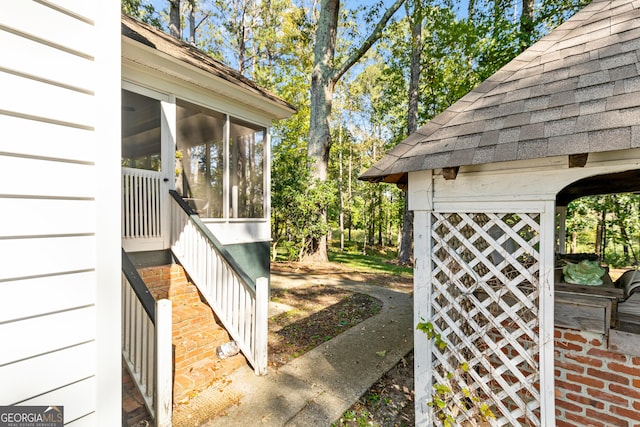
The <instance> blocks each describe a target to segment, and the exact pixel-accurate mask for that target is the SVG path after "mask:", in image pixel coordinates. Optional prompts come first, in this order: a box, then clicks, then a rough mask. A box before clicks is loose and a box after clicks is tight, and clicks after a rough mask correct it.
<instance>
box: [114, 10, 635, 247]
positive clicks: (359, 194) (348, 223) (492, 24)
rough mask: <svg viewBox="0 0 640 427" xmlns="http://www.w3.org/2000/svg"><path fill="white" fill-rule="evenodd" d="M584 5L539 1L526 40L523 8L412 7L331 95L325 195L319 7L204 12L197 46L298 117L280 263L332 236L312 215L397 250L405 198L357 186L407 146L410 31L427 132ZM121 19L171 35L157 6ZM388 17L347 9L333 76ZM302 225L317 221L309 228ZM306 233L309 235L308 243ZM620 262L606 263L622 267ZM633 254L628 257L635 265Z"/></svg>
mask: <svg viewBox="0 0 640 427" xmlns="http://www.w3.org/2000/svg"><path fill="white" fill-rule="evenodd" d="M587 1H588V0H541V1H540V2H536V9H535V14H534V16H533V19H532V22H531V24H532V25H530V26H529V27H531V26H532V27H533V31H532V32H530V34H529V33H527V34H523V30H522V28H521V23H520V20H519V19H518V16H517V15H514V10H516V8H515V7H516V6H518V7H519V5H520V2H519V0H476V1H473V2H471V3H470V7H471V12H472V13H470V15H469V16H466V17H465V16H463V15H462V14H460V13H457V12H456V10H455V6H456V4H455V2H453V1H451V0H407V3H406V5H407V6H406V8H405V15H406V16H401V14H399V13H398V14H396V18H397V20H396V21H395V22H391V23H390V24H389V25H388V26H387V28H386V30H385V32H384V37H383V39H381V40H380V41H379V42H378V43H377V44H376V45H375V46H374V48H373V49H372V50H370V51H369V52H368V53H367V55H366V57H364V58H363V61H361V63H360V65H358V66H357V67H355V68H352V69H351V70H350V71H349V72H347V73H346V74H345V75H344V76H343V78H342V79H341V80H340V81H339V83H338V85H337V86H336V88H335V94H336V96H335V97H334V103H333V115H332V117H331V125H332V128H331V136H332V140H333V146H332V149H331V151H330V154H329V159H328V180H327V182H328V184H327V185H326V186H322V187H320V186H317V185H315V184H314V183H313V182H311V180H310V178H309V174H308V172H307V169H308V167H309V163H308V161H307V158H306V144H307V135H308V134H309V122H310V94H309V88H310V76H311V73H312V67H313V45H314V41H315V33H316V28H317V21H318V13H319V6H318V3H317V2H316V3H305V2H301V1H294V2H290V1H286V0H272V1H269V2H261V1H258V0H247V1H239V0H230V1H222V0H207V1H196V2H195V5H196V11H195V24H196V26H197V30H196V45H197V47H198V48H200V49H202V50H203V51H205V52H208V53H209V54H210V55H211V56H212V57H214V58H216V59H219V60H223V61H225V62H226V63H228V64H230V65H231V66H234V67H236V68H238V69H240V70H241V71H242V73H243V74H244V75H246V76H247V77H249V78H251V79H253V80H255V81H256V82H257V83H258V84H259V85H261V86H263V87H265V88H267V89H269V90H271V91H272V92H274V93H275V94H277V95H279V96H281V97H283V98H284V99H286V100H287V101H289V102H291V103H292V104H293V105H295V107H296V108H297V110H298V112H297V113H296V114H294V115H293V117H291V118H290V119H288V120H285V121H282V122H278V123H276V124H275V125H274V126H273V127H272V129H271V130H272V147H271V148H272V159H273V160H272V165H273V167H272V172H271V178H272V183H273V186H272V227H273V229H272V236H273V242H274V247H275V248H276V250H277V253H278V254H279V255H280V256H283V257H285V258H289V259H298V258H299V257H300V253H301V251H302V252H304V250H305V249H304V248H305V247H306V246H307V245H308V244H309V241H310V240H309V239H310V238H312V237H314V236H315V237H317V236H318V235H320V234H321V233H323V232H327V226H320V225H319V224H320V223H322V222H323V221H322V218H319V217H318V215H317V213H314V212H313V209H312V208H313V207H319V206H322V207H323V208H325V209H326V212H327V220H328V224H329V225H330V226H331V228H332V229H334V230H335V229H336V228H338V224H339V221H338V219H339V217H340V214H341V213H342V214H343V217H344V227H345V228H346V230H347V232H346V233H347V234H349V233H350V234H353V235H354V236H355V230H360V231H361V232H362V234H359V235H358V243H359V244H360V250H362V252H367V251H370V250H371V249H370V248H373V247H374V246H381V245H389V244H392V245H395V244H396V242H397V236H398V235H399V231H400V227H401V226H402V217H403V206H404V195H403V193H402V191H400V190H399V189H397V188H396V187H394V186H387V185H384V184H380V185H371V184H368V183H363V182H361V181H358V179H357V177H358V175H359V174H361V173H362V172H363V171H364V170H366V169H368V168H369V167H370V166H372V165H373V163H374V162H376V161H377V160H378V159H380V158H381V157H382V156H383V155H384V154H385V153H386V152H387V151H388V150H389V149H391V148H392V147H394V146H395V145H396V144H397V143H398V142H400V141H401V140H402V139H404V138H405V137H406V136H407V135H406V132H407V130H406V129H407V108H408V105H407V103H408V101H407V98H408V95H407V92H408V83H407V82H408V80H409V75H410V63H411V60H410V54H411V47H412V42H413V41H412V40H411V37H410V34H411V27H410V25H411V22H413V20H419V21H421V22H422V23H423V28H422V34H423V39H424V40H423V48H422V58H421V61H420V64H421V67H422V70H421V78H420V90H419V98H420V99H419V124H425V123H427V122H428V121H429V120H430V119H432V118H433V117H434V116H435V115H437V114H438V113H440V112H442V111H443V110H444V109H446V108H447V107H449V106H450V105H451V104H453V103H454V102H456V101H457V100H458V99H459V98H460V97H462V96H464V95H465V94H466V93H467V92H468V91H470V90H471V89H473V88H474V87H475V86H477V85H478V84H479V83H480V82H481V81H482V80H484V79H485V78H487V77H488V76H490V75H491V74H493V73H494V72H495V71H497V70H498V69H499V67H501V66H502V65H504V64H505V63H506V62H508V61H509V60H510V59H511V58H513V57H514V56H515V55H517V54H518V53H519V52H520V51H521V50H522V48H523V46H526V45H528V44H529V43H531V42H533V41H535V40H537V39H538V38H539V37H540V36H541V35H543V34H545V33H546V32H548V31H549V30H551V29H552V28H554V27H555V26H557V25H558V24H560V23H561V22H563V21H564V20H565V19H567V18H568V17H569V16H571V15H572V14H573V13H575V11H576V10H578V9H579V8H580V7H581V6H582V5H584V4H585V3H586V2H587ZM343 3H344V2H343ZM154 4H158V3H154ZM165 5H168V2H165ZM183 5H185V9H184V11H183V15H184V16H183V24H184V25H183V29H184V31H185V32H187V31H188V22H187V12H188V7H186V6H187V5H188V3H187V2H186V1H183ZM122 10H123V12H124V13H127V14H129V15H131V16H134V17H136V18H138V19H140V20H142V21H144V22H148V23H150V24H152V25H154V26H156V27H158V28H163V27H164V28H165V29H166V20H167V18H168V16H167V13H166V10H164V11H159V10H155V9H154V7H153V5H152V4H151V2H150V1H149V0H123V1H122ZM383 10H384V5H383V4H382V3H376V4H375V5H370V4H369V5H365V4H362V5H360V6H357V7H353V8H349V7H345V4H343V5H342V7H341V9H340V25H339V26H338V31H339V33H338V38H337V46H336V58H335V61H334V65H336V64H340V63H342V62H343V61H344V60H345V59H346V58H347V57H348V56H349V55H351V54H352V53H353V51H354V50H355V49H356V48H357V47H359V46H360V45H361V43H362V41H363V40H364V38H365V37H366V36H367V35H368V34H369V32H370V30H371V27H372V26H373V25H374V24H375V23H376V22H377V20H378V19H379V16H380V14H381V13H382V12H383ZM525 36H526V37H525ZM321 192H323V194H320V193H321ZM340 192H342V204H341V203H340V199H341V198H340ZM301 215H308V216H309V217H308V218H306V219H303V218H302V217H301ZM576 221H577V219H576ZM619 226H620V225H617V227H619ZM576 227H579V225H578V224H577V222H576ZM585 227H586V225H585ZM627 229H628V230H629V235H628V236H627V237H626V238H627V240H628V239H629V236H631V235H633V234H631V233H632V229H631V228H629V227H627ZM301 230H304V233H308V235H307V236H306V237H302V234H303V231H301ZM585 230H586V229H585ZM636 235H637V233H636ZM577 236H578V238H577V242H578V243H577V244H580V242H581V239H582V237H583V236H585V233H583V232H581V231H579V232H578V235H577ZM624 239H625V237H624V236H622V235H620V237H618V236H614V235H610V240H609V242H611V243H612V244H613V242H614V241H615V242H616V245H617V246H616V247H622V245H623V243H622V242H623V240H624ZM613 247H614V246H611V245H609V246H608V248H613ZM630 247H631V246H630ZM634 248H635V247H634ZM635 250H636V249H634V251H635ZM618 252H619V251H614V252H613V253H612V254H610V255H608V256H610V257H615V258H616V259H621V258H624V256H623V255H621V254H618ZM631 252H632V251H628V253H629V257H631V258H632V259H633V258H634V255H633V254H632V253H631Z"/></svg>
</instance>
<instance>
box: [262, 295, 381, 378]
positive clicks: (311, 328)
mask: <svg viewBox="0 0 640 427" xmlns="http://www.w3.org/2000/svg"><path fill="white" fill-rule="evenodd" d="M271 301H273V302H277V303H279V304H281V305H283V306H285V307H286V306H288V307H291V309H290V310H288V311H285V312H283V313H280V314H278V315H276V316H273V317H271V318H270V319H269V366H271V367H275V368H277V367H280V366H282V365H284V364H286V363H287V362H289V361H290V360H291V359H294V358H296V357H299V356H300V355H302V354H304V353H305V352H307V351H309V350H312V349H313V348H315V347H317V346H318V345H319V344H322V343H323V342H325V341H329V340H330V339H331V338H334V337H335V336H337V335H339V334H340V333H342V332H344V331H345V330H347V329H349V328H351V327H353V326H355V325H357V324H358V323H360V322H362V321H363V320H365V319H367V318H369V317H371V316H373V315H374V314H376V313H378V312H379V311H380V307H381V306H382V303H381V302H380V301H378V300H377V299H375V298H373V297H371V296H369V295H365V294H361V293H353V292H349V291H346V290H343V289H340V288H335V287H330V286H325V285H315V286H311V287H300V288H294V289H276V290H273V291H272V292H271Z"/></svg>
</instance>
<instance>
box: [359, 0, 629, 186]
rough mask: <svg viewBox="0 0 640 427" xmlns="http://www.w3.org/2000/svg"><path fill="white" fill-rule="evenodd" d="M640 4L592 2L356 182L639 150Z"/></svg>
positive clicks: (394, 180)
mask: <svg viewBox="0 0 640 427" xmlns="http://www.w3.org/2000/svg"><path fill="white" fill-rule="evenodd" d="M639 7H640V6H639V5H638V2H637V1H634V0H593V1H592V2H591V3H590V4H589V5H587V6H585V7H584V8H583V9H582V10H581V11H579V12H578V13H577V14H575V15H574V16H573V17H572V18H571V19H569V20H568V21H566V22H565V23H563V24H562V25H560V26H559V27H558V28H557V29H555V30H554V31H552V32H551V33H549V34H548V35H547V36H545V37H543V38H542V39H541V40H540V41H538V42H537V43H536V44H534V45H533V46H531V47H530V48H528V49H527V50H525V51H524V52H523V53H522V54H520V55H519V56H518V57H516V58H515V59H513V60H512V61H511V62H510V63H508V64H507V65H506V66H504V67H503V68H502V69H500V70H499V71H498V72H497V73H495V74H494V75H493V76H491V77H490V78H488V79H487V80H486V81H485V82H483V83H482V84H481V85H479V86H478V87H477V88H476V89H474V90H472V91H471V92H469V93H468V94H467V95H465V96H464V97H463V98H461V99H460V100H459V101H458V102H456V103H455V104H454V105H452V106H451V107H449V108H448V109H447V110H445V111H444V112H443V113H441V114H440V115H438V116H436V117H435V118H433V119H432V120H431V121H429V122H428V123H427V124H426V125H424V126H422V127H421V128H420V129H418V130H417V131H416V132H415V133H413V134H412V135H410V136H409V137H408V138H406V139H405V140H404V141H402V142H401V143H400V144H398V145H397V146H396V147H395V148H394V149H392V150H391V151H390V152H389V153H387V155H385V156H384V157H383V158H382V159H381V160H380V161H378V162H377V163H376V164H375V165H374V166H372V167H371V168H370V169H369V170H367V171H366V172H365V173H364V174H363V175H361V176H360V179H362V180H365V181H373V182H380V181H384V182H392V183H403V182H404V181H406V174H407V172H412V171H418V170H429V169H440V168H443V169H444V168H456V167H459V166H468V165H479V164H486V163H496V162H505V161H512V160H527V159H537V158H545V157H553V156H559V155H583V154H587V153H593V152H603V151H614V150H623V149H629V148H636V147H640V71H639V69H640V61H638V54H640V25H638V24H639V23H640V8H639Z"/></svg>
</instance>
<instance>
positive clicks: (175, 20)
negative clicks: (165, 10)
mask: <svg viewBox="0 0 640 427" xmlns="http://www.w3.org/2000/svg"><path fill="white" fill-rule="evenodd" d="M169 34H170V35H171V36H172V37H175V38H177V39H180V38H182V28H181V25H180V0H169Z"/></svg>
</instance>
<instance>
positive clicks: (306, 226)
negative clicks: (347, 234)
mask: <svg viewBox="0 0 640 427" xmlns="http://www.w3.org/2000/svg"><path fill="white" fill-rule="evenodd" d="M283 145H284V144H283ZM274 151H275V153H274V155H275V157H274V159H273V173H277V174H278V177H279V179H277V180H273V181H272V198H271V206H272V210H271V221H272V230H273V235H272V238H273V246H272V250H273V254H272V256H273V257H274V258H276V257H277V256H278V254H279V252H278V251H279V247H282V249H284V250H285V253H284V258H285V259H288V260H298V261H299V260H301V259H302V258H303V256H304V255H305V254H306V253H307V252H308V251H309V247H310V245H311V244H312V240H313V239H314V238H316V239H317V238H319V237H320V236H322V235H326V234H327V232H328V228H327V225H326V223H325V222H324V221H322V220H321V218H320V216H319V215H320V214H319V212H320V211H321V209H324V208H326V207H327V206H328V205H329V204H331V203H333V202H334V200H333V195H334V189H333V188H331V183H330V182H325V183H320V182H314V181H313V180H312V179H311V177H310V175H309V172H308V170H307V168H306V166H305V165H306V156H305V154H306V151H305V150H304V147H301V146H300V144H298V145H296V144H293V145H287V146H286V147H285V146H280V147H279V149H278V150H277V151H276V150H274Z"/></svg>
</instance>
